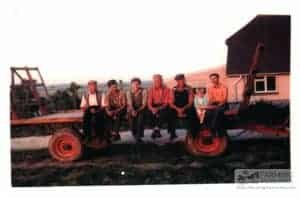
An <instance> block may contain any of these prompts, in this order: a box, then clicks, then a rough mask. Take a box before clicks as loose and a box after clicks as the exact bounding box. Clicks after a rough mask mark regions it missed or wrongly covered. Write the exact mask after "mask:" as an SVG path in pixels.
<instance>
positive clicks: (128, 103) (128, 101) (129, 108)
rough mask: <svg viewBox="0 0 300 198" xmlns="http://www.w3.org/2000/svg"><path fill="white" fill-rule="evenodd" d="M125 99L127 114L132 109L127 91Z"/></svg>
mask: <svg viewBox="0 0 300 198" xmlns="http://www.w3.org/2000/svg"><path fill="white" fill-rule="evenodd" d="M126 97H127V98H126V99H127V109H128V112H130V111H131V110H132V109H133V108H132V100H131V96H130V91H128V92H127V93H126Z"/></svg>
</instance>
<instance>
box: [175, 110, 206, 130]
mask: <svg viewBox="0 0 300 198" xmlns="http://www.w3.org/2000/svg"><path fill="white" fill-rule="evenodd" d="M184 113H185V114H186V117H185V118H184V119H185V120H186V121H187V130H189V131H190V132H191V133H192V134H197V133H198V131H199V130H200V126H201V125H200V121H199V120H198V117H197V113H196V110H195V108H194V107H190V108H188V109H186V110H185V111H184ZM177 118H178V115H177V111H176V110H175V109H171V110H170V119H171V121H170V133H171V134H172V133H173V134H175V129H176V122H177Z"/></svg>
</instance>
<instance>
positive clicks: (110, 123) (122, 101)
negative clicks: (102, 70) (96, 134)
mask: <svg viewBox="0 0 300 198" xmlns="http://www.w3.org/2000/svg"><path fill="white" fill-rule="evenodd" d="M107 86H108V91H107V93H106V95H105V96H104V102H103V103H104V104H103V105H104V108H105V112H106V116H107V128H108V130H109V132H110V135H111V138H112V140H113V141H117V140H120V139H121V136H120V134H119V131H120V126H121V121H122V119H123V118H124V116H125V115H126V95H125V94H124V92H123V91H122V90H120V89H119V87H118V83H117V81H116V80H109V81H108V82H107Z"/></svg>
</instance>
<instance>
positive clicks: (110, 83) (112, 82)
mask: <svg viewBox="0 0 300 198" xmlns="http://www.w3.org/2000/svg"><path fill="white" fill-rule="evenodd" d="M107 87H108V89H109V90H111V91H116V90H117V89H118V83H117V81H116V80H109V81H108V82H107Z"/></svg>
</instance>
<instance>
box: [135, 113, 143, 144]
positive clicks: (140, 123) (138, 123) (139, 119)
mask: <svg viewBox="0 0 300 198" xmlns="http://www.w3.org/2000/svg"><path fill="white" fill-rule="evenodd" d="M135 127H136V128H135V129H136V139H137V140H138V141H139V140H140V139H141V137H143V136H144V112H143V111H141V112H139V113H138V114H137V117H136V125H135Z"/></svg>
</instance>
